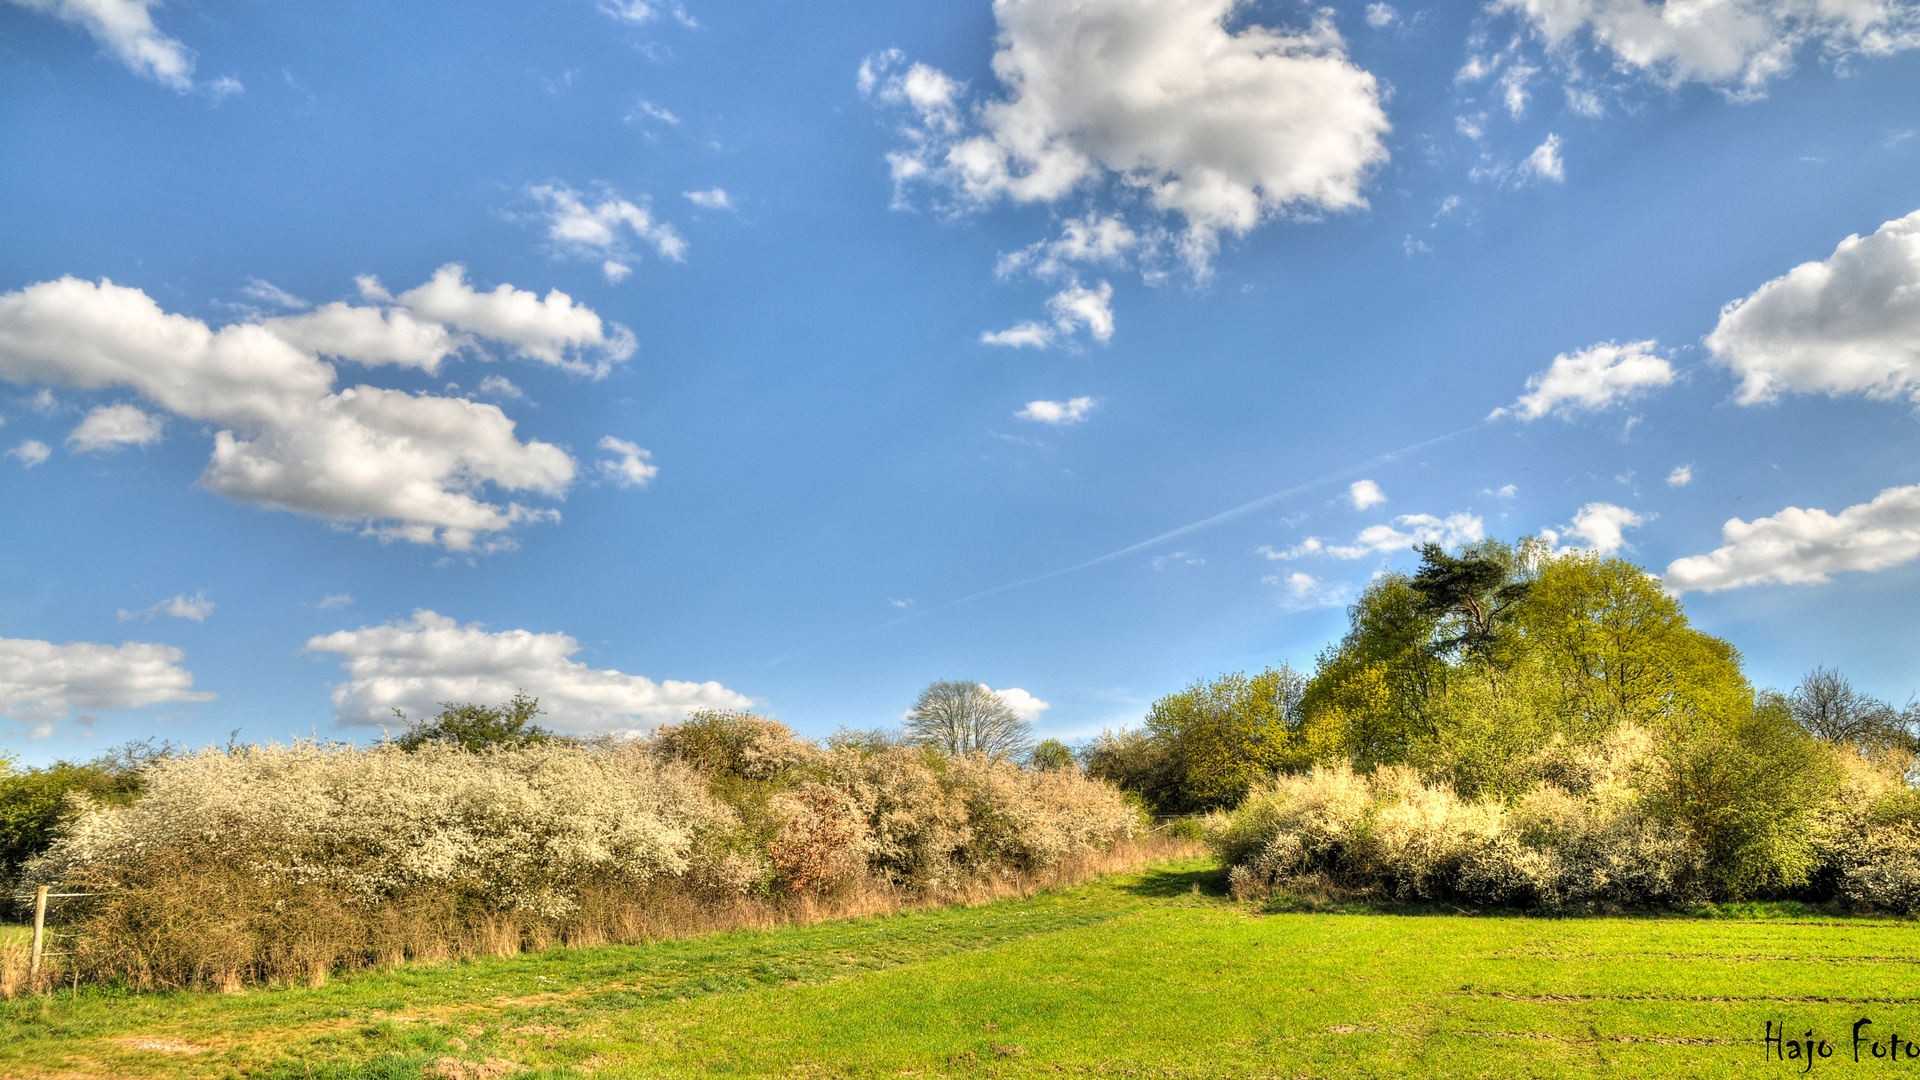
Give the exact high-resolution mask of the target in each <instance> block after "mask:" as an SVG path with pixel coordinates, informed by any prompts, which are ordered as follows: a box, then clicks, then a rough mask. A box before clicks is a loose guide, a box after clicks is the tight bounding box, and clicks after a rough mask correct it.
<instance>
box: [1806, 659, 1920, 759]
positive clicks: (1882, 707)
mask: <svg viewBox="0 0 1920 1080" xmlns="http://www.w3.org/2000/svg"><path fill="white" fill-rule="evenodd" d="M1787 706H1788V708H1789V709H1791V710H1792V712H1793V719H1794V721H1795V722H1797V723H1798V724H1799V725H1800V726H1801V727H1802V728H1804V729H1806V732H1807V734H1809V735H1812V736H1813V737H1814V738H1816V739H1819V740H1820V741H1821V742H1828V743H1851V744H1853V745H1855V746H1858V747H1860V748H1861V749H1865V750H1877V749H1884V748H1899V749H1904V750H1907V751H1909V752H1912V751H1913V750H1915V749H1920V745H1916V744H1917V743H1920V740H1916V739H1915V735H1914V722H1915V719H1916V718H1915V716H1914V715H1913V713H1914V710H1913V708H1912V707H1911V706H1909V707H1908V709H1907V711H1906V712H1904V713H1902V712H1900V711H1897V710H1895V709H1894V707H1893V706H1891V705H1889V704H1887V703H1886V702H1884V701H1881V700H1880V699H1878V698H1876V697H1872V696H1870V695H1867V694H1863V693H1861V692H1860V691H1858V690H1855V689H1854V688H1853V684H1852V683H1850V682H1848V681H1847V679H1846V676H1844V675H1842V674H1840V673H1839V672H1837V671H1833V670H1830V669H1828V668H1825V667H1817V668H1814V669H1813V670H1812V671H1809V672H1807V677H1806V678H1804V679H1802V680H1800V685H1799V686H1797V687H1795V688H1794V691H1793V693H1792V694H1791V695H1790V696H1788V698H1787Z"/></svg>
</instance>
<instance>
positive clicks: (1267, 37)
mask: <svg viewBox="0 0 1920 1080" xmlns="http://www.w3.org/2000/svg"><path fill="white" fill-rule="evenodd" d="M1239 8H1240V5H1239V4H1238V3H1236V2H1235V0H1091V2H1088V0H999V2H997V3H996V4H995V5H994V16H995V19H996V20H997V21H998V23H999V27H1000V33H999V37H998V39H997V50H996V52H995V54H994V57H993V72H994V76H995V78H996V79H997V80H998V82H999V87H1000V95H999V96H997V97H992V98H988V99H986V100H983V101H980V102H978V103H970V102H968V101H965V100H963V98H964V97H965V95H966V88H965V87H964V86H962V85H961V84H960V83H958V82H957V81H955V80H954V79H952V78H951V77H949V76H947V75H946V74H945V73H943V72H940V71H938V70H937V69H934V68H931V67H929V66H927V65H926V64H918V63H916V64H911V65H909V64H907V63H906V59H905V57H904V56H902V55H901V54H900V53H899V52H897V51H889V52H887V53H883V54H879V55H877V56H873V57H869V58H868V60H867V61H866V62H865V63H863V64H862V65H861V69H860V74H859V83H860V87H861V89H862V90H863V91H864V92H866V93H868V94H871V95H875V96H877V97H878V98H879V99H880V100H881V101H883V102H885V103H888V104H891V105H894V106H897V107H899V108H900V109H902V110H903V111H905V112H906V113H907V114H908V115H909V117H910V119H909V121H908V123H907V124H906V126H905V128H904V131H903V134H904V137H905V140H906V143H905V145H904V146H903V147H902V148H901V149H899V150H897V151H896V152H894V153H892V154H890V155H889V156H888V161H889V163H890V165H891V166H892V171H893V178H894V181H895V183H896V185H897V186H898V187H899V188H900V189H901V190H903V191H904V190H905V189H906V188H908V187H910V186H912V185H915V184H928V185H931V186H933V187H934V188H935V189H936V190H938V191H940V192H942V193H943V194H944V196H945V197H946V198H947V199H948V200H950V205H951V206H952V207H954V208H956V209H966V208H974V207H980V206H985V205H988V204H991V203H993V202H996V201H998V200H1000V199H1003V198H1004V199H1007V200H1010V201H1012V202H1015V203H1034V202H1042V203H1048V202H1053V201H1055V200H1058V199H1061V198H1063V197H1066V196H1068V195H1071V194H1074V193H1076V192H1091V191H1095V190H1097V189H1101V188H1103V187H1106V186H1107V185H1109V184H1111V185H1114V186H1116V187H1118V188H1120V189H1124V190H1127V191H1131V192H1134V193H1138V194H1139V195H1140V196H1143V197H1144V199H1145V201H1146V204H1147V205H1148V206H1149V207H1151V208H1152V210H1154V211H1156V212H1158V213H1159V214H1162V215H1176V216H1177V217H1178V218H1179V219H1180V221H1181V222H1183V223H1184V229H1182V231H1181V233H1180V236H1179V238H1178V241H1177V245H1178V247H1179V249H1180V252H1181V254H1182V255H1183V256H1184V257H1185V259H1186V261H1187V262H1188V264H1189V265H1190V266H1191V267H1192V268H1193V269H1194V270H1195V272H1196V273H1199V274H1202V275H1204V274H1205V273H1206V272H1207V269H1208V267H1209V265H1210V260H1211V258H1212V255H1213V252H1214V251H1215V250H1216V248H1217V246H1218V243H1219V237H1220V235H1221V234H1222V233H1229V234H1233V235H1243V234H1245V233H1246V232H1248V231H1249V230H1251V229H1253V228H1254V227H1255V226H1257V225H1259V224H1260V223H1261V222H1262V221H1265V220H1268V219H1270V218H1273V217H1276V216H1280V215H1284V214H1289V213H1298V214H1312V213H1318V212H1325V211H1337V210H1345V209H1350V208H1355V207H1360V206H1364V205H1365V198H1364V197H1363V195H1362V194H1361V189H1362V187H1363V185H1364V183H1365V181H1366V178H1367V176H1368V175H1369V173H1370V172H1371V170H1372V169H1373V168H1374V167H1375V166H1377V165H1378V164H1380V163H1381V162H1383V161H1385V160H1386V157H1387V150H1386V147H1385V145H1384V143H1383V142H1382V137H1383V136H1384V135H1385V134H1386V132H1387V131H1388V128H1389V125H1388V123H1387V118H1386V114H1385V112H1384V111H1383V109H1382V108H1381V101H1380V99H1381V93H1380V87H1379V85H1378V83H1377V81H1376V80H1375V79H1374V77H1373V75H1372V74H1370V73H1368V72H1366V71H1364V70H1362V69H1361V68H1360V67H1358V66H1357V65H1355V64H1354V63H1353V62H1352V61H1351V60H1349V59H1348V57H1347V55H1346V46H1345V42H1344V41H1343V40H1342V39H1341V37H1340V35H1339V33H1338V32H1336V31H1335V30H1334V28H1333V24H1332V22H1331V20H1330V18H1328V17H1327V16H1324V15H1322V16H1316V17H1315V18H1314V20H1313V22H1312V23H1311V24H1310V25H1308V26H1307V27H1305V28H1300V29H1288V28H1276V27H1269V26H1263V25H1259V24H1252V23H1244V22H1241V21H1240V20H1238V19H1236V18H1235V16H1236V14H1237V10H1238V9H1239Z"/></svg>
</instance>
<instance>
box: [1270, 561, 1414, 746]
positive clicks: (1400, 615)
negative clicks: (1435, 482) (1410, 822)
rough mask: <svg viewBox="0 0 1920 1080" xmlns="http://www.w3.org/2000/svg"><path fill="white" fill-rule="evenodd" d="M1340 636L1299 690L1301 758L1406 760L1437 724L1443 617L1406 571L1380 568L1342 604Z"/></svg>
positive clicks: (1321, 656) (1321, 657) (1323, 654)
mask: <svg viewBox="0 0 1920 1080" xmlns="http://www.w3.org/2000/svg"><path fill="white" fill-rule="evenodd" d="M1347 620H1348V629H1347V633H1346V636H1345V637H1343V638H1341V639H1340V643H1339V644H1338V645H1336V646H1334V647H1333V648H1332V649H1329V650H1328V651H1326V652H1324V653H1322V654H1321V655H1320V662H1319V665H1318V666H1317V668H1316V669H1315V671H1314V674H1313V678H1312V680H1311V681H1309V682H1308V684H1307V687H1306V691H1305V693H1304V694H1303V695H1302V701H1301V712H1302V714H1303V716H1304V718H1305V722H1304V726H1303V730H1302V732H1301V740H1300V741H1301V750H1302V751H1303V754H1302V757H1303V758H1304V760H1302V761H1301V762H1299V764H1306V763H1310V762H1313V761H1321V762H1325V761H1336V760H1342V759H1344V760H1349V761H1352V762H1354V763H1355V764H1356V765H1358V766H1359V767H1361V768H1372V767H1373V766H1376V765H1391V764H1396V763H1399V762H1404V761H1406V760H1407V759H1408V757H1409V755H1410V754H1411V753H1413V751H1414V747H1415V746H1416V745H1417V744H1419V743H1420V742H1421V741H1422V740H1428V739H1431V738H1432V737H1433V736H1434V734H1435V733H1436V731H1437V728H1436V727H1435V717H1434V713H1435V707H1434V706H1435V701H1436V700H1437V698H1438V696H1439V695H1440V694H1441V693H1442V692H1443V690H1444V688H1445V685H1446V679H1447V676H1448V673H1449V671H1448V667H1447V663H1446V661H1445V660H1444V659H1443V658H1442V657H1441V656H1440V655H1439V654H1438V652H1437V650H1435V648H1434V647H1433V643H1434V639H1435V631H1436V629H1437V628H1438V627H1439V626H1440V624H1441V619H1440V617H1438V616H1436V615H1435V614H1433V612H1432V611H1431V609H1430V608H1429V606H1428V603H1427V600H1426V597H1425V596H1423V595H1422V594H1421V593H1420V592H1419V591H1418V590H1416V589H1415V588H1414V587H1413V583H1412V581H1411V580H1410V579H1409V578H1408V577H1407V576H1406V575H1405V574H1386V575H1384V576H1382V577H1380V578H1378V579H1376V580H1375V581H1373V582H1372V583H1371V584H1369V585H1368V586H1367V588H1366V590H1365V591H1364V592H1362V593H1361V594H1360V597H1359V599H1358V600H1356V601H1354V603H1353V606H1352V607H1350V608H1348V609H1347Z"/></svg>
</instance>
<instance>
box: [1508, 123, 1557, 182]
mask: <svg viewBox="0 0 1920 1080" xmlns="http://www.w3.org/2000/svg"><path fill="white" fill-rule="evenodd" d="M1519 174H1520V176H1521V177H1522V178H1523V179H1532V180H1551V181H1553V182H1554V183H1556V184H1560V183H1565V182H1566V179H1567V166H1566V163H1565V162H1564V161H1562V160H1560V136H1558V135H1552V134H1549V135H1548V136H1547V140H1546V141H1545V142H1543V143H1541V144H1540V145H1539V146H1536V147H1534V148H1533V153H1531V154H1528V155H1527V157H1526V160H1525V161H1522V162H1521V163H1520V168H1519Z"/></svg>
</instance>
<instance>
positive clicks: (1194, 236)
mask: <svg viewBox="0 0 1920 1080" xmlns="http://www.w3.org/2000/svg"><path fill="white" fill-rule="evenodd" d="M0 208H3V209H0V420H3V421H4V423H3V424H0V452H3V454H4V456H0V507H3V508H4V526H5V527H4V531H3V532H0V752H5V753H10V754H13V755H15V756H17V757H18V758H19V759H20V760H21V761H23V762H28V763H32V762H43V761H50V760H54V759H57V758H85V757H89V756H92V755H93V754H96V753H99V752H101V751H102V750H104V749H106V748H108V747H111V746H114V745H117V744H119V743H123V742H125V741H127V740H129V739H154V740H161V741H171V742H173V743H176V744H180V745H185V746H200V745H205V744H208V743H224V742H226V741H228V740H230V739H239V740H241V741H247V740H253V741H272V740H281V741H285V740H289V739H293V738H302V737H309V738H322V739H346V740H355V741H362V742H364V741H368V740H372V739H377V738H379V737H380V733H381V731H382V730H383V725H384V727H385V728H386V729H389V730H395V731H397V730H400V729H401V728H402V727H404V723H403V722H402V721H401V720H400V719H399V718H397V717H396V716H395V710H399V711H400V712H401V713H403V714H405V715H406V716H411V717H414V718H420V717H422V716H426V715H430V714H431V713H432V712H434V711H435V708H436V703H439V702H448V701H480V702H493V701H503V700H505V699H506V698H507V697H509V696H510V695H511V694H512V693H513V692H514V691H516V690H520V689H524V690H526V691H528V692H529V693H532V694H534V695H536V696H538V697H539V698H540V699H541V702H542V705H543V707H544V708H545V709H546V715H545V716H543V718H542V722H543V723H545V724H547V725H548V726H549V727H552V728H554V729H556V730H560V731H565V732H570V733H579V734H589V733H595V732H609V731H611V732H635V731H646V730H650V729H652V728H654V727H656V726H658V725H659V724H662V723H669V722H673V721H674V720H677V719H679V718H682V717H684V716H685V715H687V714H688V713H689V712H690V711H691V710H695V709H701V708H752V709H758V710H762V711H765V712H769V713H771V714H773V715H775V716H778V717H780V718H781V719H783V720H784V721H786V722H787V723H789V724H790V725H792V726H793V727H794V728H796V729H797V730H799V731H801V732H802V733H806V734H810V735H824V734H826V733H828V732H831V731H833V730H834V729H836V728H838V727H841V726H847V727H854V728H872V727H875V726H883V725H891V724H895V723H897V722H898V721H899V719H900V717H901V714H902V712H903V711H904V710H905V709H906V708H908V707H909V706H910V705H911V704H912V702H913V700H914V697H915V695H916V694H917V693H918V691H919V690H920V688H921V687H923V686H925V685H926V684H927V683H929V682H931V681H933V680H944V679H968V680H973V681H977V682H980V683H982V684H985V685H987V686H989V687H990V688H992V689H994V690H996V691H999V692H1000V693H1001V694H1002V695H1003V697H1004V698H1005V699H1006V700H1007V701H1008V703H1009V704H1010V705H1011V706H1012V707H1013V708H1014V709H1015V710H1016V711H1017V712H1019V713H1020V714H1021V715H1023V716H1025V717H1027V718H1028V719H1030V720H1032V721H1033V723H1034V727H1035V731H1036V734H1038V735H1040V736H1050V737H1057V738H1061V739H1065V740H1068V741H1074V740H1080V739H1086V738H1089V737H1091V736H1093V735H1095V734H1097V733H1098V732H1099V731H1100V730H1101V729H1103V728H1107V727H1119V726H1122V725H1126V724H1130V723H1137V722H1138V721H1139V720H1140V718H1141V717H1142V716H1143V715H1144V713H1145V711H1146V709H1147V707H1148V706H1149V704H1150V703H1151V702H1152V701H1153V700H1154V699H1155V698H1157V697H1159V696H1161V695H1163V694H1166V693H1169V692H1172V691H1175V690H1178V689H1179V688H1180V687H1181V686H1183V685H1185V684H1187V683H1189V682H1191V681H1192V680H1195V679H1198V678H1203V677H1208V676H1212V675H1215V674H1218V673H1222V672H1228V671H1235V670H1257V669H1259V668H1262V667H1265V666H1268V665H1277V664H1279V663H1281V662H1290V663H1292V664H1293V665H1294V666H1295V667H1297V668H1311V666H1312V664H1313V662H1314V658H1315V657H1316V655H1318V654H1319V653H1320V652H1321V650H1323V649H1325V648H1326V647H1327V646H1328V645H1329V644H1330V643H1332V642H1334V641H1336V640H1337V639H1338V637H1339V635H1340V634H1341V633H1342V631H1343V630H1344V628H1345V622H1346V614H1345V608H1346V605H1347V604H1349V603H1350V602H1351V601H1352V599H1353V598H1354V597H1355V596H1356V595H1357V594H1358V592H1359V591H1360V590H1361V589H1363V588H1365V586H1366V584H1367V583H1368V581H1370V580H1371V579H1372V578H1374V577H1375V576H1376V575H1378V574H1380V573H1382V572H1387V571H1392V570H1408V569H1410V568H1412V567H1413V566H1415V565H1416V564H1417V554H1416V553H1415V550H1414V549H1415V547H1416V546H1417V545H1418V544H1421V543H1426V542H1440V543H1443V544H1447V545H1457V544H1460V543H1465V542H1469V541H1473V540H1476V539H1480V538H1482V537H1496V538H1499V539H1502V540H1507V541H1512V540H1514V539H1516V538H1518V537H1520V536H1523V535H1533V536H1540V537H1543V538H1545V539H1546V540H1548V541H1549V542H1550V543H1552V544H1553V545H1555V546H1556V547H1559V548H1566V549H1581V550H1588V551H1597V552H1600V553H1602V554H1605V555H1609V556H1618V557H1621V558H1626V559H1630V560H1633V561H1634V562H1636V563H1637V564H1639V565H1641V566H1644V567H1646V568H1647V570H1648V571H1649V572H1651V573H1654V574H1656V575H1659V576H1660V577H1661V579H1662V580H1663V582H1664V583H1665V585H1666V587H1667V588H1668V589H1669V590H1670V591H1671V592H1673V593H1675V594H1676V595H1678V596H1679V597H1680V599H1681V602H1682V603H1683V604H1684V605H1685V607H1686V610H1687V612H1688V614H1689V616H1690V617H1691V618H1692V620H1693V621H1694V623H1695V625H1696V626H1698V627H1700V628H1701V629H1703V630H1705V631H1707V632H1709V633H1713V634H1716V635H1719V636H1722V637H1724V638H1726V639H1728V640H1729V641H1731V642H1732V643H1733V644H1734V645H1736V646H1737V647H1738V648H1739V649H1740V650H1741V652H1742V654H1743V655H1744V657H1745V659H1746V662H1747V667H1748V671H1749V674H1750V675H1751V677H1752V678H1753V680H1754V682H1755V683H1756V684H1757V685H1760V686H1775V687H1782V688H1785V687H1790V686H1792V685H1793V684H1794V683H1795V682H1797V681H1798V679H1799V678H1800V677H1801V676H1802V675H1803V674H1804V673H1805V672H1806V671H1808V670H1809V669H1811V668H1813V667H1814V666H1816V665H1827V666H1831V667H1836V668H1838V669H1840V670H1841V671H1842V672H1844V673H1845V674H1846V675H1847V676H1849V677H1850V678H1851V679H1852V680H1853V681H1854V682H1855V684H1856V685H1858V686H1860V687H1861V688H1862V689H1864V690H1866V691H1868V692H1870V693H1873V694H1876V695H1878V696H1880V697H1883V698H1886V699H1888V700H1891V701H1893V702H1895V703H1896V704H1899V703H1903V702H1905V701H1907V700H1908V699H1909V698H1910V697H1911V696H1913V695H1914V694H1915V693H1916V692H1920V671H1917V670H1916V665H1915V662H1914V657H1915V655H1916V650H1917V649H1920V620H1916V619H1915V618H1914V617H1913V615H1912V612H1913V611H1914V609H1915V606H1916V601H1920V453H1917V452H1916V451H1920V422H1917V417H1916V410H1917V409H1920V3H1915V2H1911V0H1849V2H1845V3H1825V2H1823V3H1813V2H1810V0H1719V2H1716V3H1711V4H1697V3H1689V4H1681V3H1677V2H1676V3H1668V4H1661V3H1650V2H1648V0H1495V2H1493V3H1491V4H1488V5H1486V6H1483V7H1482V6H1472V5H1464V4H1449V5H1436V6H1420V5H1418V4H1415V3H1411V2H1406V3H1379V2H1376V3H1347V4H1333V5H1330V6H1325V7H1320V6H1310V5H1303V4H1298V3H1291V2H1282V0H1259V2H1254V0H1248V2H1242V3H1233V2H1231V0H998V2H993V3H989V2H986V0H938V2H934V0H928V2H923V3H915V4H865V5H853V4H845V3H818V4H807V5H795V4H780V3H757V2H735V3H729V4H712V3H709V2H706V0H687V2H686V3H685V5H684V6H682V5H680V4H675V3H667V2H656V0H597V2H596V0H561V2H557V3H544V4H517V5H516V4H498V5H484V6H481V7H475V6H473V5H466V4H462V5H457V6H456V5H452V4H444V3H435V2H431V0H426V2H421V3H414V4H404V5H396V4H371V3H343V4H334V5H318V6H316V5H293V4H285V3H275V2H261V0H252V2H245V3H242V2H237V0H171V2H169V3H166V4H164V5H162V4H159V3H155V2H149V0H0Z"/></svg>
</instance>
